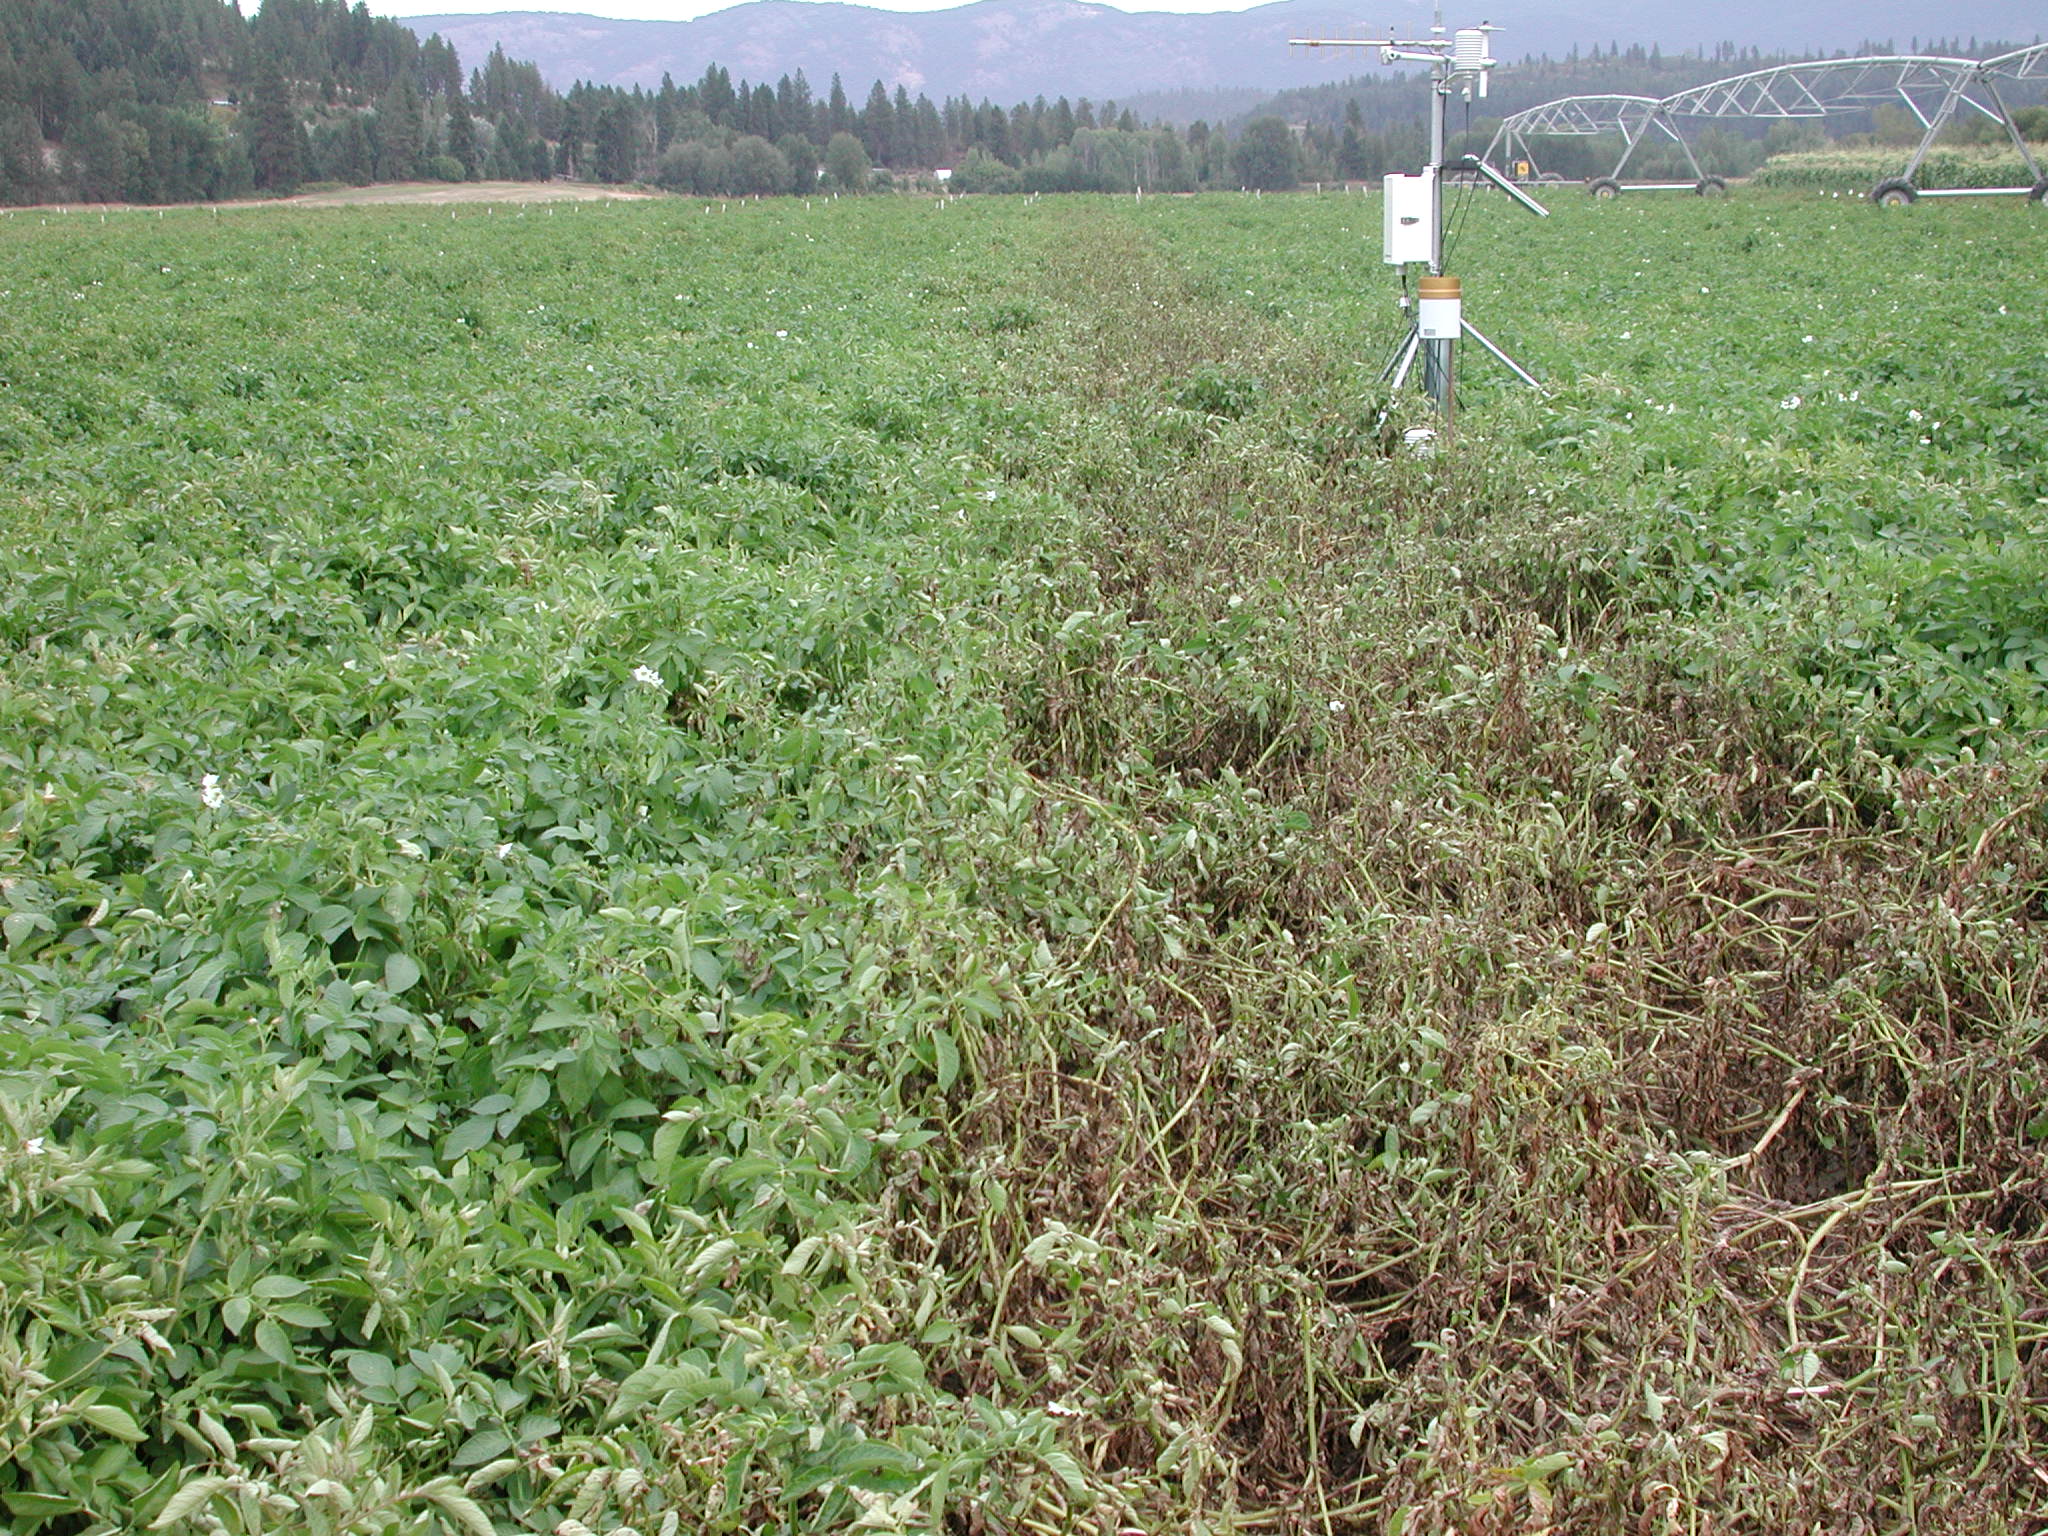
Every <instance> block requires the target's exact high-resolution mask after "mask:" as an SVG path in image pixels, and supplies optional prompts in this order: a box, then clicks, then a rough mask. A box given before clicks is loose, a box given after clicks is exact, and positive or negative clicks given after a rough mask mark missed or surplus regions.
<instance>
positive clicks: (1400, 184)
mask: <svg viewBox="0 0 2048 1536" xmlns="http://www.w3.org/2000/svg"><path fill="white" fill-rule="evenodd" d="M1499 30H1500V29H1499V28H1498V27H1495V26H1494V25H1492V24H1491V23H1490V22H1482V23H1481V24H1480V25H1478V26H1476V27H1464V28H1461V29H1459V30H1458V31H1456V32H1453V33H1446V32H1445V30H1444V13H1443V7H1442V6H1438V7H1437V11H1436V24H1435V25H1434V26H1432V27H1431V28H1430V35H1429V36H1428V37H1426V38H1399V37H1297V38H1290V39H1289V40H1288V41H1289V45H1290V46H1292V47H1295V48H1376V49H1378V50H1379V55H1380V62H1381V63H1383V64H1401V63H1417V64H1427V65H1428V66H1429V67H1430V95H1429V99H1430V113H1429V164H1428V165H1426V166H1424V167H1423V168H1422V170H1421V171H1420V172H1419V173H1418V174H1415V175H1412V176H1388V177H1387V178H1386V179H1385V182H1384V183H1383V198H1384V218H1385V222H1384V228H1383V231H1382V239H1383V247H1382V252H1381V260H1382V261H1384V262H1385V263H1386V264H1387V265H1388V266H1390V267H1399V268H1401V269H1402V275H1403V288H1404V291H1403V293H1402V296H1401V306H1402V308H1403V309H1405V310H1408V311H1409V327H1408V335H1407V337H1406V339H1405V340H1403V341H1402V343H1401V345H1400V347H1399V348H1397V349H1396V351H1395V353H1394V356H1393V359H1392V360H1391V361H1390V362H1389V363H1388V364H1387V366H1386V369H1385V370H1384V371H1383V372H1382V373H1381V375H1380V379H1381V381H1382V382H1383V383H1384V382H1391V383H1392V385H1393V387H1394V388H1395V389H1399V388H1400V387H1401V386H1402V385H1403V384H1405V383H1406V382H1407V381H1408V374H1409V371H1410V370H1411V369H1412V368H1413V367H1414V366H1415V361H1416V359H1417V358H1418V357H1420V358H1421V360H1422V387H1423V388H1424V389H1425V390H1427V391H1428V393H1429V395H1430V397H1431V398H1432V399H1434V400H1435V401H1436V403H1437V405H1438V407H1439V408H1440V409H1441V410H1442V411H1443V413H1444V418H1445V420H1446V421H1448V420H1449V419H1450V417H1451V415H1452V412H1453V409H1454V407H1455V404H1456V400H1457V391H1456V386H1455V382H1454V381H1455V369H1454V363H1455V351H1454V349H1455V347H1456V345H1457V342H1458V340H1459V338H1461V337H1464V336H1470V337H1471V338H1472V339H1473V340H1474V341H1476V342H1478V343H1479V345H1480V346H1482V347H1484V348H1485V349H1486V350H1487V351H1488V352H1489V353H1491V354H1492V355H1493V356H1494V357H1495V358H1497V359H1499V361H1500V362H1501V364H1502V365H1503V366H1504V367H1506V368H1507V370H1508V371H1509V372H1510V373H1512V374H1514V376H1515V377H1516V378H1518V379H1520V380H1521V381H1522V382H1523V383H1524V384H1530V385H1533V384H1535V382H1536V379H1535V377H1534V376H1533V375H1532V374H1531V373H1530V372H1529V371H1528V370H1527V369H1525V368H1524V367H1522V365H1521V364H1520V363H1518V362H1516V361H1515V360H1514V359H1513V358H1512V357H1509V356H1508V355H1507V353H1505V352H1503V351H1502V350H1501V349H1500V348H1499V347H1497V346H1495V345H1494V344H1493V343H1492V342H1491V341H1489V340H1488V339H1487V338H1486V336H1485V335H1484V334H1483V333H1481V331H1480V330H1479V328H1478V327H1477V326H1475V325H1474V324H1473V323H1472V322H1471V321H1470V320H1468V319H1466V318H1465V309H1464V295H1463V292H1462V290H1461V288H1460V285H1459V282H1458V279H1457V278H1455V277H1452V276H1450V275H1449V274H1448V273H1446V272H1445V271H1444V170H1445V162H1444V145H1445V140H1446V134H1445V128H1444V120H1445V114H1446V109H1447V107H1448V105H1449V103H1450V99H1451V96H1452V94H1453V93H1454V92H1455V93H1457V94H1459V95H1461V96H1462V97H1463V98H1464V99H1465V100H1466V101H1470V100H1471V99H1472V98H1473V96H1474V95H1475V94H1476V95H1478V96H1479V97H1481V98H1482V99H1483V98H1484V97H1485V95H1486V86H1487V79H1488V77H1489V76H1490V75H1491V74H1492V72H1493V69H1494V66H1495V65H1496V64H1497V63H1498V62H1499V61H1498V60H1496V59H1495V58H1494V57H1493V34H1494V33H1495V32H1497V31H1499ZM1457 169H1459V170H1461V171H1466V172H1473V173H1476V174H1478V175H1479V176H1482V177H1484V178H1485V179H1486V180H1487V181H1488V182H1490V183H1492V184H1493V185H1494V186H1496V187H1499V188H1500V189H1501V190H1502V191H1503V192H1505V193H1507V194H1508V196H1509V197H1511V198H1513V199H1514V200H1515V202H1516V203H1518V204H1520V205H1521V206H1522V207H1523V208H1526V209H1527V210H1528V211H1529V212H1531V213H1533V214H1535V215H1537V216H1538V217H1539V218H1548V217H1549V216H1550V210H1549V209H1548V208H1545V207H1544V206H1543V205H1542V204H1541V203H1539V202H1537V201H1536V199H1535V198H1533V197H1531V196H1529V194H1528V193H1526V192H1524V191H1523V190H1522V189H1521V188H1520V187H1518V186H1516V185H1515V184H1514V183H1513V182H1512V181H1510V180H1509V179H1508V178H1507V177H1505V176H1503V175H1501V173H1500V172H1499V171H1497V170H1495V169H1494V168H1493V167H1492V166H1490V165H1488V164H1487V163H1486V162H1485V161H1484V160H1480V159H1478V158H1476V157H1473V156H1469V155H1468V156H1466V157H1465V158H1464V159H1463V160H1462V161H1461V162H1460V163H1459V165H1458V167H1457ZM1411 266H1422V267H1426V268H1427V269H1428V271H1427V275H1426V276H1424V277H1422V278H1421V279H1420V281H1418V283H1417V284H1416V300H1415V302H1414V303H1413V304H1412V305H1411V304H1410V303H1409V301H1408V295H1407V293H1406V292H1405V288H1406V275H1407V269H1408V268H1409V267H1411Z"/></svg>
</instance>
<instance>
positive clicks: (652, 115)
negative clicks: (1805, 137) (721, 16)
mask: <svg viewBox="0 0 2048 1536" xmlns="http://www.w3.org/2000/svg"><path fill="white" fill-rule="evenodd" d="M1872 51H1887V50H1886V48H1885V47H1884V46H1883V45H1872ZM1957 51H1961V50H1960V49H1958V50H1957ZM1783 62H1789V60H1786V59H1782V58H1778V57H1767V56H1764V55H1761V54H1758V53H1756V52H1755V51H1754V50H1748V51H1745V50H1742V49H1739V48H1737V47H1736V46H1735V45H1733V44H1726V45H1724V46H1723V47H1722V48H1720V49H1717V50H1714V51H1713V52H1712V54H1711V55H1709V54H1708V53H1706V52H1705V51H1699V52H1694V53H1687V54H1678V55H1665V54H1662V53H1661V52H1660V51H1659V50H1657V49H1655V48H1651V49H1648V50H1645V49H1642V48H1632V49H1629V50H1627V51H1624V50H1622V49H1621V47H1620V46H1619V45H1618V44H1613V45H1610V46H1609V47H1608V48H1606V49H1604V50H1603V49H1599V48H1594V49H1591V50H1588V51H1587V52H1585V53H1583V54H1582V53H1580V52H1579V51H1578V50H1574V51H1573V52H1572V53H1571V54H1570V55H1569V56H1568V57H1566V58H1564V59H1561V60H1552V59H1549V58H1547V57H1546V58H1529V59H1524V60H1522V61H1521V63H1520V64H1518V65H1516V66H1515V67H1514V68H1512V69H1509V70H1503V71H1502V72H1501V73H1500V74H1499V75H1498V76H1497V77H1496V79H1495V81H1494V82H1493V85H1494V89H1493V93H1492V96H1491V98H1490V99H1489V100H1488V101H1487V103H1486V110H1487V111H1488V112H1489V113H1491V114H1494V115H1492V116H1482V117H1478V118H1474V117H1472V115H1471V114H1470V112H1469V111H1468V112H1467V113H1466V114H1465V117H1464V120H1463V121H1461V122H1459V123H1457V124H1456V125H1455V128H1456V137H1455V138H1454V141H1453V144H1452V148H1453V150H1454V151H1462V150H1473V151H1476V150H1479V149H1482V148H1483V147H1484V146H1485V144H1486V142H1487V140H1488V139H1489V138H1490V136H1491V134H1492V132H1493V129H1494V127H1495V125H1496V124H1497V122H1498V115H1499V114H1504V113H1507V112H1513V111H1516V110H1519V109H1520V108H1523V107H1527V106H1533V105H1535V104H1537V103H1539V102H1542V101H1547V100H1551V99H1554V98H1555V97H1558V96H1563V95H1569V94H1575V93H1582V92H1595V91H1606V92H1622V93H1627V94H1636V95H1650V96H1661V95H1666V94H1669V93H1670V92H1672V91H1674V90H1678V89H1681V88H1683V87H1685V86H1688V85H1693V84H1700V83H1704V82H1705V81H1708V80H1711V79H1716V78H1720V77H1722V76H1725V75H1728V74H1731V73H1737V72H1740V71H1741V70H1744V69H1756V68H1765V67H1769V66H1770V65H1772V64H1776V63H1783ZM1428 89H1429V87H1428V83H1427V81H1426V80H1425V79H1423V78H1421V77H1419V76H1417V75H1413V74H1408V75H1394V76H1384V75H1382V76H1369V77H1362V78H1358V79H1353V80H1349V81H1344V82H1340V83H1338V84H1335V85H1326V86H1319V87H1315V88H1313V89H1308V90H1302V91H1294V92H1288V93H1285V94H1283V95H1281V96H1278V97H1275V98H1272V99H1271V100H1270V101H1268V102H1266V103H1265V104H1264V105H1263V106H1261V107H1260V108H1259V109H1258V110H1257V111H1256V112H1255V113H1253V114H1251V115H1249V116H1247V117H1245V118H1242V119H1238V120H1235V121H1230V122H1220V123H1215V124H1212V123H1210V122H1207V121H1200V120H1198V121H1195V122H1192V123H1189V124H1187V125H1185V126H1175V125H1172V124H1168V123H1166V122H1161V121H1154V122H1149V123H1147V122H1141V121H1139V120H1138V118H1137V117H1136V115H1135V114H1134V113H1133V112H1132V111H1131V110H1130V109H1129V108H1128V107H1125V108H1119V107H1118V106H1117V104H1116V103H1115V102H1114V101H1104V102H1100V103H1096V102H1092V101H1089V100H1087V99H1086V98H1083V99H1081V100H1079V101H1069V100H1068V99H1067V98H1065V97H1060V98H1057V99H1055V100H1052V101H1048V100H1046V99H1045V98H1044V97H1042V96H1041V97H1037V98H1035V99H1033V100H1031V101H1028V102H1019V103H1016V104H1015V105H1013V106H1010V107H1008V108H1005V107H1002V106H999V105H996V104H995V103H993V102H990V101H987V100H982V101H979V102H975V101H971V100H970V99H969V98H968V97H966V96H964V95H961V96H949V97H945V98H943V99H942V100H940V101H937V102H934V101H933V100H931V99H930V98H929V97H928V96H926V95H923V94H919V95H916V96H912V95H911V94H910V93H909V92H908V91H907V90H906V89H905V88H904V87H903V86H901V85H898V86H896V87H895V88H894V89H893V90H891V89H890V88H889V87H888V86H886V85H885V84H884V83H883V82H881V81H879V80H877V81H875V82H873V83H872V84H871V85H870V86H869V88H868V90H867V92H866V94H865V96H864V97H861V98H860V99H858V100H857V101H856V99H854V98H852V97H850V96H849V95H848V93H847V91H846V89H845V86H844V85H843V83H842V82H841V80H840V78H839V77H838V76H837V75H834V76H833V77H832V79H831V82H830V84H829V86H828V87H827V88H826V89H825V90H824V92H822V93H817V92H814V90H813V88H812V86H811V84H810V82H809V80H808V79H807V78H806V77H805V75H804V74H803V72H802V71H800V70H799V71H795V72H793V73H790V74H785V75H783V76H781V77H780V78H779V79H778V80H776V81H775V82H774V83H773V84H772V85H771V84H768V83H766V82H750V81H748V80H745V79H741V80H739V81H737V82H735V81H734V80H733V78H732V76H731V74H730V72H729V71H727V70H726V69H725V68H723V67H722V66H719V65H716V64H714V65H712V66H710V67H709V68H707V69H706V70H705V72H704V74H703V75H702V77H701V78H699V79H697V80H694V81H691V82H689V83H688V84H682V85H679V84H677V83H676V82H675V81H674V80H673V79H672V78H669V77H667V76H664V77H663V79H662V82H661V84H660V86H659V87H658V88H655V89H646V88H643V87H638V86H635V87H632V88H623V87H616V86H599V85H594V84H591V83H589V82H583V83H579V84H577V85H575V86H573V87H572V88H570V89H569V90H568V91H565V92H558V91H556V90H554V89H553V88H551V87H550V86H549V85H548V84H547V82H546V81H544V80H543V79H542V78H541V75H540V71H539V70H538V69H537V68H536V67H535V66H534V65H532V64H531V63H525V62H521V61H517V60H513V59H510V58H508V57H507V56H506V55H505V52H504V50H503V49H502V48H498V49H494V50H493V51H492V53H491V55H490V56H489V58H487V59H486V60H484V62H483V63H482V64H481V65H480V66H478V67H477V68H476V69H474V70H472V71H470V72H468V73H467V74H465V73H464V70H463V67H462V61H461V60H460V59H459V58H458V57H457V55H456V51H455V49H454V48H452V47H450V46H449V45H448V44H447V43H446V42H444V41H443V40H442V39H441V38H439V37H429V38H427V39H425V40H424V41H422V40H420V39H419V38H417V37H416V36H415V35H414V34H413V32H412V31H411V30H410V29H409V28H407V27H405V26H403V25H401V24H399V23H398V22H395V21H390V20H387V19H384V18H379V17H374V16H372V15H371V14H370V13H369V10H368V8H367V5H366V4H364V3H363V0H357V3H355V4H354V5H351V4H349V0H262V4H261V6H260V8H259V9H258V10H257V12H256V14H255V15H254V16H252V17H248V18H244V17H243V15H242V14H241V12H240V10H239V9H237V8H236V7H235V6H234V5H233V4H232V3H230V0H5V4H4V5H0V202H6V203H17V204H19V203H30V202H37V201H44V200H51V199H59V198H75V199H82V200H86V201H116V200H120V201H129V202H142V203H157V202H178V201H197V200H216V199H223V198H231V197H236V196H241V195H245V194H248V193H251V192H255V193H272V194H278V193H287V192H291V191H293V190H296V189H297V188H299V187H301V186H302V185H304V184H306V183H308V182H326V183H347V184H356V185H362V184H367V183H369V182H372V181H409V180H419V179H440V180H445V181H462V180H478V179H483V178H492V179H506V180H546V179H548V178H551V177H558V176H559V177H569V178H575V179H578V180H585V181H597V182H610V183H624V182H636V183H653V184H655V185H658V186H662V187H666V188H668V189H670V190H672V191H676V192H681V193H687V194H692V195H698V196H720V197H723V196H752V195H769V194H775V193H792V192H808V191H812V190H814V189H818V188H821V187H824V188H830V189H833V190H840V191H848V192H858V191H864V190H868V189H869V188H871V187H875V186H887V185H893V184H896V183H898V182H900V181H903V180H906V179H908V180H910V181H913V182H916V181H924V180H926V179H927V178H936V177H938V176H939V175H940V174H941V173H943V174H944V176H945V177H946V178H948V179H949V181H950V185H951V186H952V188H953V189H955V190H958V191H963V192H983V193H1002V192H1124V193H1129V192H1136V191H1148V192H1151V191H1156V192H1191V191H1197V190H1200V189H1202V188H1205V187H1247V188H1258V189H1266V190H1282V189H1285V188H1288V187H1292V186H1296V185H1298V184H1300V183H1301V182H1304V181H1318V182H1331V181H1346V180H1368V179H1376V178H1378V177H1380V176H1382V175H1384V174H1385V173H1386V172H1388V171H1389V170H1399V169H1405V168H1412V167H1414V166H1417V165H1419V164H1420V163H1421V162H1422V160H1423V159H1424V158H1425V153H1426V143H1425V134H1424V129H1423V122H1424V119H1425V115H1426V112H1427V101H1428V96H1427V93H1428ZM1858 126H1865V125H1857V124H1834V125H1831V127H1834V128H1835V129H1836V131H1838V132H1839V131H1841V130H1842V129H1843V128H1849V129H1854V128H1856V127H1858ZM1867 126H1868V127H1869V128H1870V129H1871V130H1872V131H1874V132H1885V131H1888V130H1890V129H1893V128H1895V127H1896V125H1895V124H1890V123H1887V122H1883V121H1879V120H1877V119H1875V118H1874V119H1873V122H1872V124H1870V125H1867ZM1790 131H1791V130H1780V131H1779V133H1780V137H1781V138H1782V137H1783V136H1784V134H1785V133H1786V132H1790ZM1808 131H1811V130H1808ZM1777 147H1785V146H1783V145H1779V144H1777V143H1775V142H1774V141H1772V140H1770V139H1768V138H1766V137H1765V136H1764V135H1763V133H1762V131H1761V129H1757V130H1753V131H1752V130H1748V129H1746V128H1745V127H1744V126H1743V125H1728V126H1725V127H1723V126H1720V125H1716V126H1713V127H1710V128H1708V129H1707V130H1706V131H1705V132H1703V133H1702V134H1701V135H1700V136H1699V138H1698V141H1697V150H1698V152H1699V153H1700V155H1701V157H1702V162H1703V164H1705V165H1706V167H1707V168H1708V169H1709V170H1713V171H1717V172H1720V173H1722V174H1741V173H1743V172H1746V171H1747V170H1749V169H1751V168H1753V167H1754V165H1755V164H1756V162H1757V161H1758V160H1760V159H1761V158H1762V156H1763V155H1764V154H1765V153H1766V152H1768V151H1769V150H1771V149H1773V148H1777ZM1661 152H1662V151H1660V150H1658V149H1656V148H1655V147H1654V146H1652V147H1651V149H1650V153H1651V154H1652V155H1654V154H1657V153H1661ZM1672 153H1675V151H1672ZM1611 154H1612V149H1611V147H1610V146H1608V145H1606V144H1605V143H1603V142H1601V141H1597V140H1564V141H1557V142H1556V143H1555V144H1554V145H1553V146H1552V147H1551V148H1550V149H1549V150H1548V151H1547V152H1546V160H1545V166H1544V168H1545V169H1546V170H1556V171H1558V172H1560V173H1562V174H1566V175H1585V174H1595V173H1597V172H1598V171H1599V170H1601V169H1603V168H1604V166H1605V165H1606V164H1607V163H1608V161H1609V159H1610V158H1611ZM1644 169H1645V170H1653V169H1654V167H1652V166H1650V165H1648V164H1646V165H1645V167H1644ZM927 184H929V182H928V181H927Z"/></svg>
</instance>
